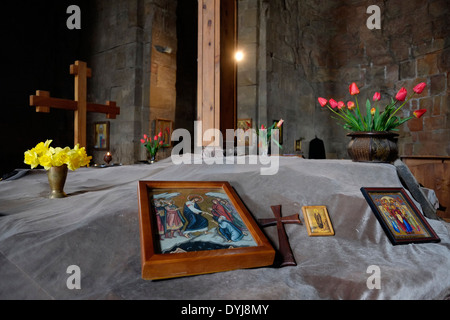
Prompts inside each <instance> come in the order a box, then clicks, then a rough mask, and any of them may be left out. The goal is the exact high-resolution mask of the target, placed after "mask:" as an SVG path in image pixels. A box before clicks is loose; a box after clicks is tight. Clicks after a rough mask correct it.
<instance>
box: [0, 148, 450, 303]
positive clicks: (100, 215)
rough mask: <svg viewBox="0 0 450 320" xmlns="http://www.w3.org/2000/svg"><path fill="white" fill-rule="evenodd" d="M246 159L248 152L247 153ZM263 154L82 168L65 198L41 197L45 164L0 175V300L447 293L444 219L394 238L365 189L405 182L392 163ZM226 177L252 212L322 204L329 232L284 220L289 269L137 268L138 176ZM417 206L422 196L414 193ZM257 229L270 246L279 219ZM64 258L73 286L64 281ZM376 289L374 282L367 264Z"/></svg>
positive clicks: (45, 189)
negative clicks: (424, 238)
mask: <svg viewBox="0 0 450 320" xmlns="http://www.w3.org/2000/svg"><path fill="white" fill-rule="evenodd" d="M246 160H248V158H246ZM279 161H280V167H279V171H278V173H277V174H276V175H261V170H260V169H261V168H262V167H264V166H265V165H263V164H260V163H258V164H248V161H247V162H246V164H237V161H236V162H235V164H223V165H220V164H212V165H209V164H202V165H199V164H181V165H174V164H173V163H172V161H171V160H170V158H169V159H166V160H163V161H160V162H157V163H155V164H152V165H147V164H137V165H131V166H120V167H119V166H116V167H110V168H102V169H100V168H94V167H91V168H82V169H80V170H78V171H75V172H69V175H68V178H67V182H66V186H65V191H66V193H67V194H68V195H69V196H68V197H67V198H64V199H54V200H51V199H48V194H49V186H48V181H47V176H46V173H45V171H44V170H39V169H38V170H30V171H29V172H28V173H27V174H26V175H24V176H23V177H21V178H20V179H17V180H13V181H2V182H0V299H56V300H66V299H70V300H72V299H73V300H81V299H123V300H134V299H139V300H141V299H144V300H185V299H193V300H241V299H244V300H274V299H275V300H312V299H314V300H336V299H343V300H353V299H355V300H356V299H357V300H360V299H369V300H384V299H402V300H403V299H405V300H411V299H427V300H428V299H430V300H434V299H436V300H439V299H445V298H447V299H448V297H449V295H450V237H449V229H450V228H449V225H448V224H447V223H445V222H443V221H438V220H430V219H427V221H428V222H429V224H430V225H431V227H432V228H433V229H434V231H435V232H436V233H437V235H438V236H439V237H440V239H441V242H440V243H427V244H409V245H400V246H393V245H392V244H391V242H390V241H389V239H388V237H387V236H386V234H385V233H384V231H383V229H382V228H381V225H380V224H379V222H378V221H377V219H376V217H375V215H374V214H373V212H372V211H371V209H370V207H369V205H368V203H367V202H366V200H365V199H364V197H363V195H362V193H361V191H360V188H361V187H403V186H402V183H401V181H400V179H399V177H398V176H397V172H396V169H395V167H394V166H393V165H390V164H375V163H374V164H368V163H353V162H351V161H347V160H305V159H301V158H297V157H280V158H279ZM152 180H155V181H228V182H229V183H230V184H231V185H232V187H233V188H234V189H235V190H236V192H237V194H238V195H239V196H240V198H241V199H242V201H243V202H244V204H245V205H246V207H247V208H248V210H249V212H250V213H251V214H252V215H253V217H254V218H255V219H262V218H272V217H273V213H272V211H271V206H275V205H282V208H283V209H282V210H283V214H284V215H292V214H295V213H299V214H300V218H301V220H302V221H303V223H304V219H303V216H302V213H301V212H302V211H301V208H302V207H303V206H326V207H327V209H328V212H329V215H330V218H331V221H332V224H333V227H334V230H335V236H331V237H309V236H308V233H307V230H306V227H305V225H285V228H286V232H287V235H288V237H289V242H290V244H291V247H292V251H293V253H294V255H295V259H296V261H297V266H295V267H285V268H276V267H272V266H268V267H263V268H255V269H245V270H235V271H228V272H221V273H215V274H207V275H201V276H193V277H185V278H176V279H172V280H163V281H145V280H143V279H142V278H141V251H140V250H141V248H140V235H139V207H138V198H137V186H138V181H152ZM416 205H417V206H418V207H419V208H420V205H419V204H418V203H416ZM263 232H264V233H265V234H266V236H267V237H268V239H269V240H270V241H271V242H272V243H273V246H274V248H277V245H278V243H277V241H278V236H277V229H276V227H270V228H264V229H263ZM70 266H78V267H79V270H80V274H81V288H80V289H73V288H72V289H69V287H68V284H67V282H68V278H69V277H70V276H71V274H70V273H68V268H69V267H70ZM373 266H375V267H377V268H378V270H379V271H380V284H381V287H380V288H370V286H369V285H368V279H369V277H370V276H371V275H372V273H371V272H372V271H371V270H372V269H371V268H372V267H373Z"/></svg>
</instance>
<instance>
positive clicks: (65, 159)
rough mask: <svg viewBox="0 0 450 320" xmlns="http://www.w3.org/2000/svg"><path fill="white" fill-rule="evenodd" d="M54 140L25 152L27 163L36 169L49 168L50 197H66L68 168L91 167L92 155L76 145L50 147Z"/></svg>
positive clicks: (73, 169)
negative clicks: (39, 167)
mask: <svg viewBox="0 0 450 320" xmlns="http://www.w3.org/2000/svg"><path fill="white" fill-rule="evenodd" d="M51 143H52V140H47V141H46V142H45V143H44V142H40V143H39V144H37V145H36V147H34V148H33V149H31V150H28V151H26V152H25V161H24V162H25V163H26V164H28V165H30V166H31V169H35V168H37V167H38V166H42V167H44V169H45V170H47V176H48V182H49V185H50V189H51V194H50V198H51V199H57V198H65V197H67V195H66V193H65V192H64V184H65V182H66V178H67V172H68V170H71V171H75V170H78V169H79V168H81V167H86V166H87V167H89V163H90V162H91V159H92V157H90V156H88V155H87V154H86V149H85V148H84V147H83V148H80V145H76V146H75V148H73V149H70V148H69V147H66V148H64V149H62V148H53V147H50V144H51Z"/></svg>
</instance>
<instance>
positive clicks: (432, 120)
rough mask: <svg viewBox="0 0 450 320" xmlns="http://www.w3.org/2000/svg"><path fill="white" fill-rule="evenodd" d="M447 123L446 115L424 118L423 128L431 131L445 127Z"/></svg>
mask: <svg viewBox="0 0 450 320" xmlns="http://www.w3.org/2000/svg"><path fill="white" fill-rule="evenodd" d="M446 123H447V116H445V115H443V116H436V117H428V118H424V125H425V129H426V130H429V131H432V130H438V129H445V128H446Z"/></svg>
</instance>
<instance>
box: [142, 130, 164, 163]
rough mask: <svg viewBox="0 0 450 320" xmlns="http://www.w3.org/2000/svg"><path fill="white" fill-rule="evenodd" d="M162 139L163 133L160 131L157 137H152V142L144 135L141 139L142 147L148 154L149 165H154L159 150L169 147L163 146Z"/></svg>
mask: <svg viewBox="0 0 450 320" xmlns="http://www.w3.org/2000/svg"><path fill="white" fill-rule="evenodd" d="M162 137H163V133H162V131H160V132H159V133H158V135H156V136H154V137H153V140H152V138H151V137H150V136H148V135H146V134H144V138H143V139H141V143H142V145H143V146H144V147H145V148H146V149H147V151H148V153H149V156H150V160H149V162H150V163H154V162H155V161H156V154H157V153H158V151H159V149H161V148H167V147H169V145H167V144H164V141H163V139H162Z"/></svg>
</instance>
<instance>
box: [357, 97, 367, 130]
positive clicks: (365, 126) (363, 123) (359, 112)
mask: <svg viewBox="0 0 450 320" xmlns="http://www.w3.org/2000/svg"><path fill="white" fill-rule="evenodd" d="M355 101H356V108H357V109H358V114H359V118H360V119H361V122H362V125H363V128H364V129H366V130H367V129H368V128H367V125H366V123H365V122H364V118H363V117H362V115H361V110H360V109H359V103H358V97H357V96H356V95H355Z"/></svg>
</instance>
